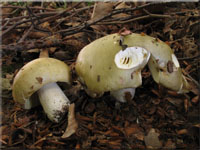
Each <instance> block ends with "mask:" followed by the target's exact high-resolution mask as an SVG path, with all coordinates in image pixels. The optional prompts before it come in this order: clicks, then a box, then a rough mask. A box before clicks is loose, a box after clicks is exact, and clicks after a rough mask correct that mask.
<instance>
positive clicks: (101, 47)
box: [75, 34, 150, 102]
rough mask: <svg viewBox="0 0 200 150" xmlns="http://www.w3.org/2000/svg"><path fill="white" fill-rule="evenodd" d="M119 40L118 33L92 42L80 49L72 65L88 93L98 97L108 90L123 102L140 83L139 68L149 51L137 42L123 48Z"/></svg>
mask: <svg viewBox="0 0 200 150" xmlns="http://www.w3.org/2000/svg"><path fill="white" fill-rule="evenodd" d="M119 41H120V37H119V36H118V35H117V34H114V35H109V36H106V37H104V38H101V39H98V40H96V41H94V42H92V43H91V44H89V45H87V46H86V47H85V48H83V49H82V50H81V52H80V53H79V55H78V58H77V61H76V67H75V68H76V72H77V74H78V75H79V78H80V81H81V82H82V83H83V84H84V85H85V87H87V88H86V92H87V93H88V95H90V96H92V97H98V96H101V95H102V94H103V93H104V92H108V91H110V94H111V95H112V96H113V97H115V98H116V100H118V101H120V102H126V101H127V97H129V98H133V97H134V94H135V88H136V87H138V86H140V85H141V84H142V77H141V70H142V69H143V68H144V66H145V65H146V64H147V62H148V60H149V58H150V53H149V52H148V51H147V50H146V49H145V48H142V47H138V46H136V45H133V46H128V47H127V48H126V49H123V48H122V47H121V46H120V44H119ZM88 56H89V57H88Z"/></svg>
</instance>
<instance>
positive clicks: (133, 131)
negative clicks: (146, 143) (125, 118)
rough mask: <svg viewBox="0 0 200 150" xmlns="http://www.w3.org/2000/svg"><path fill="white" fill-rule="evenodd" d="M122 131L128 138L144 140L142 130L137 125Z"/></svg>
mask: <svg viewBox="0 0 200 150" xmlns="http://www.w3.org/2000/svg"><path fill="white" fill-rule="evenodd" d="M124 131H125V134H126V136H128V137H130V136H135V137H136V138H137V139H138V140H141V141H143V140H144V133H143V131H142V128H140V127H139V126H138V125H137V124H132V125H131V126H129V127H126V128H125V129H124Z"/></svg>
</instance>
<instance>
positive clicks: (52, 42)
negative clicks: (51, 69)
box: [1, 38, 63, 53]
mask: <svg viewBox="0 0 200 150" xmlns="http://www.w3.org/2000/svg"><path fill="white" fill-rule="evenodd" d="M61 45H63V42H62V41H61V40H59V39H56V38H52V39H47V40H41V39H40V40H36V41H24V42H21V43H17V44H9V45H2V46H1V48H2V50H3V52H5V53H6V52H8V51H22V50H29V49H34V48H44V47H45V48H47V47H52V46H61Z"/></svg>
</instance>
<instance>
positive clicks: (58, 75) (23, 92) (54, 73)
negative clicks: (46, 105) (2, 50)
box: [12, 58, 71, 109]
mask: <svg viewBox="0 0 200 150" xmlns="http://www.w3.org/2000/svg"><path fill="white" fill-rule="evenodd" d="M70 81H71V75H70V68H69V67H68V66H67V65H66V64H65V63H64V62H62V61H60V60H57V59H54V58H38V59H35V60H33V61H31V62H29V63H27V64H26V65H25V66H24V67H22V68H21V69H20V71H19V72H18V73H17V75H16V76H15V78H14V82H13V88H12V89H13V91H12V95H13V98H14V100H15V101H16V102H19V103H21V104H23V105H24V107H25V108H26V109H30V108H31V107H34V106H36V105H38V103H39V102H38V100H37V99H36V98H35V97H33V96H32V95H33V94H34V93H35V92H36V91H38V90H39V89H40V88H42V87H43V86H44V85H46V84H48V83H54V82H66V83H68V84H70Z"/></svg>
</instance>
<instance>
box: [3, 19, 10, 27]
mask: <svg viewBox="0 0 200 150" xmlns="http://www.w3.org/2000/svg"><path fill="white" fill-rule="evenodd" d="M9 23H10V18H8V20H7V21H6V23H5V24H4V25H3V26H2V28H1V30H3V29H4V28H5V27H6V26H7V25H8V24H9Z"/></svg>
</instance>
